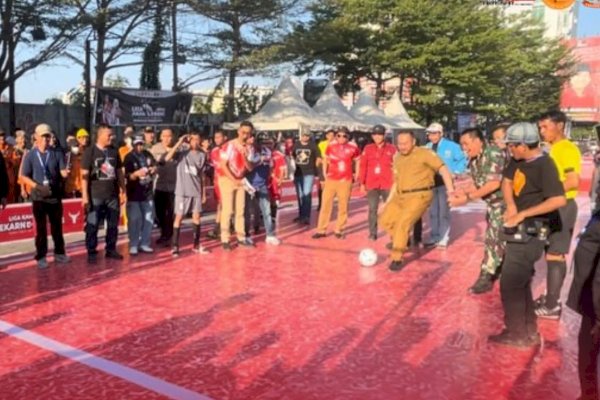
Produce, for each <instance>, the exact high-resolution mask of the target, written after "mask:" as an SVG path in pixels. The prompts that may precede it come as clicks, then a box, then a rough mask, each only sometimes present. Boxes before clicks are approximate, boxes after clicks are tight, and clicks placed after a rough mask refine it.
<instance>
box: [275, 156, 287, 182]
mask: <svg viewBox="0 0 600 400" xmlns="http://www.w3.org/2000/svg"><path fill="white" fill-rule="evenodd" d="M272 157H273V175H275V176H276V177H278V178H282V176H283V169H284V168H285V167H286V166H287V163H286V162H285V156H284V155H283V154H282V153H281V152H280V151H277V150H274V151H273V153H272Z"/></svg>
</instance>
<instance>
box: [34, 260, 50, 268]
mask: <svg viewBox="0 0 600 400" xmlns="http://www.w3.org/2000/svg"><path fill="white" fill-rule="evenodd" d="M37 266H38V268H39V269H46V268H48V261H46V257H43V258H40V259H39V260H37Z"/></svg>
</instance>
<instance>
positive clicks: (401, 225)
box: [379, 191, 433, 261]
mask: <svg viewBox="0 0 600 400" xmlns="http://www.w3.org/2000/svg"><path fill="white" fill-rule="evenodd" d="M432 200H433V193H432V192H431V191H425V192H414V193H406V194H398V193H394V194H393V197H392V199H391V200H390V201H389V203H387V204H386V205H385V207H384V208H383V211H382V212H381V215H380V216H379V225H380V226H381V227H382V228H383V229H385V231H386V232H387V233H388V234H389V235H390V236H391V237H392V260H393V261H401V260H402V256H403V255H404V253H405V252H406V249H407V245H408V238H409V237H410V231H411V229H412V227H413V225H414V224H415V223H416V222H417V221H418V220H419V219H420V218H421V217H422V216H423V214H424V213H425V211H427V209H428V208H429V206H430V204H431V201H432Z"/></svg>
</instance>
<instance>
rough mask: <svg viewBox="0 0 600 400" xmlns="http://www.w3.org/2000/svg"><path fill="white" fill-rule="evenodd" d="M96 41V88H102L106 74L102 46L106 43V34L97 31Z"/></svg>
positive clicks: (99, 30) (100, 30) (101, 30)
mask: <svg viewBox="0 0 600 400" xmlns="http://www.w3.org/2000/svg"><path fill="white" fill-rule="evenodd" d="M97 34H98V41H97V43H96V87H97V88H100V87H102V86H104V74H106V64H105V63H104V44H105V42H106V32H105V31H104V29H98V31H97Z"/></svg>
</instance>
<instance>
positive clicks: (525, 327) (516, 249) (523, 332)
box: [489, 122, 567, 347]
mask: <svg viewBox="0 0 600 400" xmlns="http://www.w3.org/2000/svg"><path fill="white" fill-rule="evenodd" d="M539 140H540V139H539V135H538V130H537V127H536V126H535V125H533V124H530V123H526V122H520V123H517V124H514V125H511V126H510V128H508V131H507V132H506V143H507V144H508V148H509V151H510V152H511V154H512V157H513V159H514V160H513V161H512V162H511V163H510V164H509V165H508V166H507V167H506V169H505V170H504V173H503V180H502V193H503V195H504V202H505V203H506V212H505V214H504V228H503V233H502V236H503V239H505V240H506V251H505V255H504V262H503V264H502V275H501V277H500V294H501V298H502V307H503V309H504V324H505V326H506V328H505V329H504V330H503V331H502V332H501V333H499V334H497V335H493V336H490V337H489V339H490V341H492V342H495V343H499V344H504V345H509V346H515V347H529V346H534V345H536V344H538V343H540V336H539V334H538V332H537V324H536V315H535V303H534V301H533V296H532V293H531V280H532V278H533V274H534V265H535V263H536V261H537V260H538V259H539V258H540V257H541V256H542V254H543V253H544V248H545V246H546V241H547V239H548V236H549V235H550V234H551V233H552V231H554V230H556V229H557V228H558V226H557V223H558V224H559V223H560V222H559V221H560V216H559V214H558V209H559V208H560V207H562V206H564V205H565V204H566V203H567V200H566V197H565V191H564V189H563V186H562V184H561V182H560V180H559V178H558V171H557V169H556V165H554V163H553V162H552V160H551V159H550V157H548V156H547V155H545V154H543V153H542V151H541V149H540V147H539Z"/></svg>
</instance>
